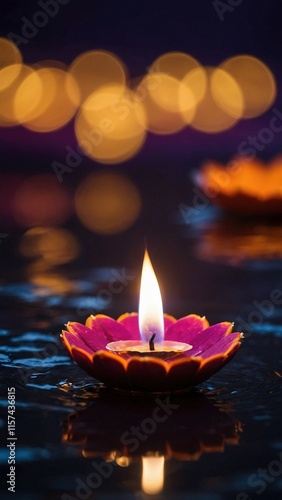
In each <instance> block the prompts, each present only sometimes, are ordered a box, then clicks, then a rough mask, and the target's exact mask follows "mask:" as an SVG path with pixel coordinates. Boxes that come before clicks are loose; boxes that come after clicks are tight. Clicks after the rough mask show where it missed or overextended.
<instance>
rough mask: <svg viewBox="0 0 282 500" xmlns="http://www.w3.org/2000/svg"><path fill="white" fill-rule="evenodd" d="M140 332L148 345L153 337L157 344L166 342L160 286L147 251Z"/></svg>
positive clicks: (140, 308) (141, 290)
mask: <svg viewBox="0 0 282 500" xmlns="http://www.w3.org/2000/svg"><path fill="white" fill-rule="evenodd" d="M138 321H139V330H140V336H141V339H142V342H143V343H144V344H145V343H146V344H148V342H149V341H150V339H151V338H152V336H153V335H155V337H154V341H155V343H157V344H162V343H163V341H164V316H163V304H162V297H161V292H160V288H159V284H158V281H157V278H156V275H155V273H154V269H153V266H152V263H151V260H150V257H149V254H148V252H147V250H146V251H145V255H144V261H143V267H142V275H141V286H140V298H139V313H138Z"/></svg>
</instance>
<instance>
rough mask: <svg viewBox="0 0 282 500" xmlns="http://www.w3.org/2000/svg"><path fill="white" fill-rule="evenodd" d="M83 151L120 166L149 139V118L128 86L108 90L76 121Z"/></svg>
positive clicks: (94, 97) (97, 95)
mask: <svg viewBox="0 0 282 500" xmlns="http://www.w3.org/2000/svg"><path fill="white" fill-rule="evenodd" d="M75 132H76V137H77V140H78V143H79V145H80V147H81V149H82V150H83V151H84V152H85V154H86V155H87V156H89V157H90V158H93V159H94V160H96V161H98V162H100V163H111V164H114V163H120V162H122V161H125V160H127V159H129V158H131V157H132V156H134V155H135V154H136V153H137V152H138V151H139V150H140V148H141V147H142V145H143V143H144V140H145V138H146V114H145V111H144V108H143V105H142V103H139V102H138V101H137V100H136V99H134V97H133V95H132V94H130V91H129V89H127V88H126V87H124V86H120V85H119V86H117V85H113V86H107V87H103V88H102V89H100V90H97V91H96V92H94V93H93V94H92V95H91V96H90V97H89V98H88V99H87V100H86V101H85V103H84V104H83V106H82V108H81V110H80V112H79V113H78V115H77V117H76V121H75Z"/></svg>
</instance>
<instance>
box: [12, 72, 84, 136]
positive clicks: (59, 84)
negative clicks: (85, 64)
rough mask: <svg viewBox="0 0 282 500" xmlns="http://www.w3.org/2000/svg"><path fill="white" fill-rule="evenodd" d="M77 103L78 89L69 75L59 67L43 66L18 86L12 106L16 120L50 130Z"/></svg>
mask: <svg viewBox="0 0 282 500" xmlns="http://www.w3.org/2000/svg"><path fill="white" fill-rule="evenodd" d="M32 102H33V105H31V103H32ZM79 103H80V93H79V89H78V86H77V84H76V82H75V80H74V79H73V77H72V76H71V75H70V74H69V73H67V72H65V71H63V70H62V69H59V68H51V67H45V68H40V69H38V70H37V71H36V72H35V73H33V74H31V75H29V76H28V77H27V78H25V80H24V81H23V82H22V83H21V85H19V86H18V90H17V93H16V95H15V99H14V110H15V115H16V117H17V120H18V122H20V123H23V124H24V126H25V127H26V128H28V129H30V130H33V131H35V132H50V131H52V130H56V129H58V128H61V127H63V126H64V125H66V123H68V122H69V121H70V120H71V119H72V117H73V116H74V114H75V113H76V111H77V108H78V105H79Z"/></svg>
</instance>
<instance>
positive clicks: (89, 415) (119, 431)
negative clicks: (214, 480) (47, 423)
mask: <svg viewBox="0 0 282 500" xmlns="http://www.w3.org/2000/svg"><path fill="white" fill-rule="evenodd" d="M167 399H168V398H165V399H164V398H162V399H160V398H157V399H150V398H149V399H148V398H141V400H140V398H138V404H137V400H136V399H135V398H133V399H131V398H128V397H127V396H123V395H122V394H120V393H118V394H115V393H112V392H108V391H107V390H104V391H100V394H99V397H98V398H96V399H95V400H94V402H93V404H92V405H91V406H89V407H88V408H86V409H84V410H82V411H79V412H78V413H75V414H71V415H70V416H69V417H68V418H67V420H66V421H65V423H64V433H63V442H65V443H67V444H73V445H76V446H77V445H80V446H81V447H82V454H83V455H84V456H85V457H95V456H97V457H98V456H99V457H103V458H104V460H114V459H115V460H117V459H120V458H121V457H123V464H127V465H128V464H129V463H130V461H131V460H139V459H140V457H141V456H145V455H148V454H153V453H154V454H158V455H159V456H160V455H161V456H165V457H166V458H167V459H169V458H175V459H176V460H193V461H194V460H198V459H199V458H200V457H201V455H202V454H203V453H210V452H223V451H224V448H225V445H226V444H233V445H236V444H238V442H239V438H240V432H241V431H242V425H241V423H240V422H239V421H238V420H236V418H234V416H233V415H231V414H229V413H228V410H226V404H225V406H224V407H223V405H222V404H220V403H219V402H217V401H215V400H214V399H211V398H207V397H206V396H204V395H203V394H201V393H198V392H192V393H191V394H190V395H189V397H188V398H187V396H176V397H175V396H174V397H173V398H169V405H173V406H174V409H172V410H170V414H169V415H168V414H166V412H165V410H164V409H163V408H165V405H166V404H167ZM156 408H157V409H158V415H159V416H161V418H162V422H161V423H157V422H155V424H154V421H153V416H154V414H155V412H156ZM229 411H230V410H229ZM149 420H150V429H149V430H150V433H149V432H146V430H147V425H149V424H148V421H149ZM137 428H138V429H139V432H140V433H141V434H142V437H143V439H139V440H138V437H136V434H134V433H135V430H136V429H137ZM151 429H155V430H154V432H151ZM117 463H118V460H117Z"/></svg>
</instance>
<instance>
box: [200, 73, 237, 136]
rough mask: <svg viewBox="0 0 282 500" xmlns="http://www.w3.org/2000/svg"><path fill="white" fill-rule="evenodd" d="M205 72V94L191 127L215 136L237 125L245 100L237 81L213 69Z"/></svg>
mask: <svg viewBox="0 0 282 500" xmlns="http://www.w3.org/2000/svg"><path fill="white" fill-rule="evenodd" d="M205 71H206V77H207V85H206V88H205V94H204V96H203V98H202V99H201V100H200V102H199V103H198V106H197V109H196V113H195V116H194V118H193V120H192V122H191V126H192V127H193V128H195V129H196V130H200V131H202V132H207V133H210V134H214V133H217V132H222V131H224V130H227V129H229V128H231V127H232V126H234V125H235V123H237V121H238V120H239V118H240V116H241V114H242V110H243V99H242V94H241V92H240V88H239V86H238V85H237V83H236V81H235V80H234V79H232V77H231V76H230V75H228V74H226V72H223V71H222V70H218V69H217V68H213V67H207V68H205ZM221 71H222V72H221ZM225 85H226V86H225ZM218 103H220V105H219V104H218Z"/></svg>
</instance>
